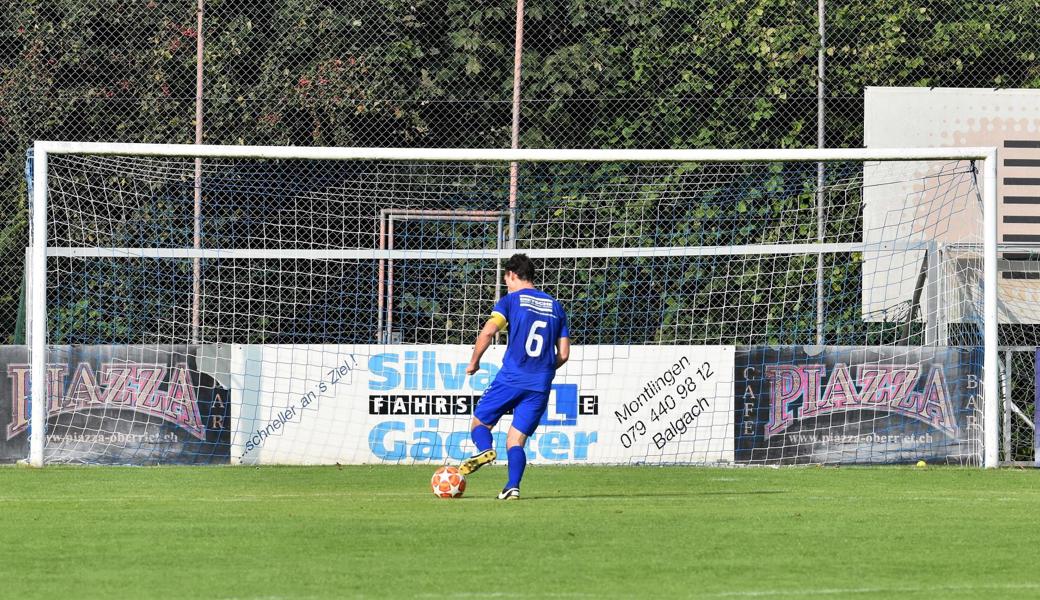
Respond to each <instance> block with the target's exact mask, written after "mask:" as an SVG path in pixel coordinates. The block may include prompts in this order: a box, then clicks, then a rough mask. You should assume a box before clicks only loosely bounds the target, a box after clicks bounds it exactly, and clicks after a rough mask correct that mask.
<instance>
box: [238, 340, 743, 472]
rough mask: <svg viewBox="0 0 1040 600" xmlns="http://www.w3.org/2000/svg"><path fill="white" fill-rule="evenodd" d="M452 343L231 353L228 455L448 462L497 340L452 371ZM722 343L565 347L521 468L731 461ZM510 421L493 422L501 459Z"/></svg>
mask: <svg viewBox="0 0 1040 600" xmlns="http://www.w3.org/2000/svg"><path fill="white" fill-rule="evenodd" d="M471 351H472V349H471V347H469V346H462V345H428V346H405V345H397V346H393V345H314V346H276V345H242V346H234V347H232V355H231V373H232V389H233V395H232V399H233V401H232V413H231V415H232V423H233V432H234V433H233V434H232V450H231V461H232V462H233V463H234V462H240V463H245V464H275V463H277V464H334V463H340V464H373V463H376V464H378V463H384V464H385V463H393V464H397V463H435V464H441V463H444V462H458V461H461V460H463V459H464V458H466V457H468V456H469V455H470V454H472V453H473V451H474V448H473V446H472V442H471V441H470V433H469V431H470V418H471V415H472V412H473V408H474V407H475V406H476V404H477V403H478V402H479V401H480V397H481V394H482V393H483V391H484V390H485V389H487V387H488V385H490V383H491V381H492V380H493V379H494V376H495V374H496V373H497V372H498V369H499V368H500V367H501V360H502V355H503V352H504V346H497V347H494V348H492V349H490V350H488V352H487V353H486V354H485V355H484V360H483V362H482V363H481V370H480V371H479V372H478V373H476V374H475V375H473V376H467V375H466V373H465V369H466V365H467V363H468V362H469V357H470V353H471ZM732 375H733V348H732V347H731V346H730V347H726V346H717V347H716V346H574V347H572V349H571V359H570V361H569V362H568V363H567V364H566V365H564V367H563V368H561V369H560V371H559V372H558V373H557V376H556V379H555V380H554V382H553V388H552V391H551V394H550V399H549V408H548V410H547V412H546V414H545V416H544V418H543V419H542V422H541V425H540V426H539V428H538V430H537V432H536V433H535V434H534V435H533V436H532V437H531V439H530V440H529V441H528V443H527V447H526V449H527V455H528V460H529V461H531V462H533V463H543V464H546V463H548V464H560V463H577V464H583V463H584V464H596V463H614V464H616V463H652V464H714V463H729V462H732V458H733V435H732V431H733V381H732ZM509 419H510V417H509V416H508V415H507V416H506V417H504V418H503V421H502V423H500V424H499V426H498V427H496V428H495V433H494V436H495V444H496V446H497V448H498V450H499V455H500V456H501V457H503V458H504V457H505V454H506V453H505V434H506V431H507V430H508V426H509Z"/></svg>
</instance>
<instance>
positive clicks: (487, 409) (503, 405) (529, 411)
mask: <svg viewBox="0 0 1040 600" xmlns="http://www.w3.org/2000/svg"><path fill="white" fill-rule="evenodd" d="M548 407H549V392H548V391H545V392H533V391H531V390H521V389H519V388H515V387H511V386H508V385H505V384H503V383H499V382H497V381H492V382H491V385H489V386H488V388H487V389H486V390H485V391H484V395H483V396H481V397H480V401H479V402H477V407H476V408H475V409H473V416H474V417H476V418H477V420H478V421H480V422H481V423H483V424H485V425H487V426H488V427H494V426H495V424H497V423H498V420H499V419H501V418H502V415H504V414H506V413H507V412H509V411H510V410H512V411H513V427H516V428H517V430H518V431H519V432H520V433H522V434H524V435H526V436H528V437H530V436H531V434H533V433H534V430H535V429H537V428H538V423H539V422H540V421H541V420H542V415H544V414H545V409H546V408H548Z"/></svg>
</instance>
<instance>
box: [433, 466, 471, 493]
mask: <svg viewBox="0 0 1040 600" xmlns="http://www.w3.org/2000/svg"><path fill="white" fill-rule="evenodd" d="M430 486H431V487H432V488H433V494H434V495H435V496H438V497H440V498H461V497H462V492H465V491H466V477H465V475H463V474H462V473H459V470H458V469H457V468H455V467H441V468H439V469H437V471H436V472H434V474H433V479H431V480H430Z"/></svg>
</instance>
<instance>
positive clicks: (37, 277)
mask: <svg viewBox="0 0 1040 600" xmlns="http://www.w3.org/2000/svg"><path fill="white" fill-rule="evenodd" d="M54 154H88V155H124V156H154V157H182V158H183V157H189V158H200V159H204V158H242V159H300V160H307V159H310V160H324V161H344V160H388V161H393V160H411V161H456V162H478V161H492V162H503V163H510V162H629V163H631V162H698V163H706V162H720V163H721V162H727V163H737V162H744V163H747V162H819V163H826V162H836V161H914V160H917V161H923V160H974V161H981V162H982V176H983V187H982V201H983V222H982V225H983V287H984V294H983V321H984V338H983V346H984V359H983V398H984V402H985V408H984V412H983V446H984V449H983V466H985V467H986V468H993V467H996V466H998V459H999V454H998V452H999V441H998V440H999V425H1000V422H999V414H1000V411H999V407H998V404H999V373H998V363H999V354H998V352H999V349H998V346H997V268H998V266H997V258H998V257H997V149H996V148H995V147H966V148H869V149H859V148H857V149H783V150H768V149H751V150H740V149H727V150H582V149H561V150H551V149H433V148H345V147H293V146H218V145H207V144H197V145H193V144H126V143H100V142H60V141H37V142H35V144H34V146H33V158H32V160H33V178H32V183H33V186H32V206H31V211H32V215H31V219H30V251H29V253H28V254H29V257H30V262H29V265H27V269H26V271H27V273H28V279H27V286H28V288H29V289H28V290H27V291H28V296H29V298H30V305H29V311H28V317H29V324H30V327H29V333H30V340H29V342H30V344H29V350H30V353H29V354H30V396H31V399H30V407H31V408H30V410H31V415H30V426H29V464H30V465H32V466H36V467H42V466H43V460H44V457H43V446H44V439H45V438H44V435H45V430H46V406H47V398H46V388H47V384H46V364H45V363H46V361H45V360H40V357H45V356H46V348H47V344H46V342H47V289H46V284H47V257H48V256H61V255H64V256H76V255H81V254H78V253H77V251H76V250H77V249H72V248H67V249H60V248H50V247H48V245H47V214H48V213H47V201H48V187H47V186H48V180H47V165H48V158H49V157H50V156H51V155H54ZM839 245H842V246H844V245H846V244H839ZM852 245H858V244H852ZM852 245H850V246H852ZM808 246H812V245H808ZM817 246H821V247H823V246H826V247H831V246H835V245H834V244H817ZM801 247H802V248H806V247H807V245H801ZM765 248H767V247H765V246H763V247H754V248H751V247H741V248H735V247H734V248H729V249H727V248H722V247H690V248H687V249H682V250H684V251H685V252H682V251H677V250H678V249H669V251H670V252H673V253H676V254H689V255H698V254H699V255H703V254H730V253H737V254H739V253H749V252H753V251H756V252H760V251H762V250H763V249H765ZM80 250H81V251H83V250H85V249H80ZM650 250H653V249H651V248H627V249H617V255H618V256H630V255H631V256H636V255H639V254H643V253H646V252H647V251H650ZM821 250H823V248H821ZM517 251H526V252H527V253H528V254H529V255H531V256H532V257H540V256H543V257H544V256H561V255H566V254H567V251H566V250H564V251H560V250H548V251H544V252H538V251H537V250H530V249H523V248H516V249H512V248H510V249H503V250H500V251H497V252H496V251H489V252H487V254H488V258H495V257H498V256H507V255H508V254H512V253H513V252H517ZM106 252H107V253H108V254H107V255H109V256H119V255H124V256H126V255H129V256H140V255H141V252H140V251H135V249H130V248H126V249H116V248H107V249H106ZM268 252H270V251H261V252H257V251H241V250H230V249H228V250H221V249H219V248H207V249H205V250H200V249H173V250H166V251H163V255H166V253H169V256H171V257H173V256H176V257H178V258H201V257H204V256H212V255H213V254H214V253H219V254H220V256H222V257H228V258H234V257H236V255H246V256H248V257H251V258H263V257H264V255H265V254H267V253H268ZM296 252H298V251H296ZM151 253H152V251H149V254H151ZM321 253H322V256H325V257H333V256H338V255H339V254H340V253H335V252H329V251H321ZM416 253H417V251H404V250H379V249H372V250H348V251H344V252H342V254H343V255H344V256H350V257H357V258H371V259H396V258H409V257H411V256H412V255H415V254H416ZM421 254H422V255H423V256H426V257H432V255H434V254H437V252H431V251H428V250H427V251H422V253H421Z"/></svg>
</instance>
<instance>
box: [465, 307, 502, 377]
mask: <svg viewBox="0 0 1040 600" xmlns="http://www.w3.org/2000/svg"><path fill="white" fill-rule="evenodd" d="M505 326H506V319H505V317H503V316H502V315H501V314H499V313H497V312H495V313H491V318H490V319H488V321H487V323H484V328H483V329H481V330H480V333H478V334H477V341H476V342H474V343H473V356H472V357H470V359H469V366H468V367H466V375H472V374H474V373H476V372H477V371H479V370H480V357H482V356H484V352H485V351H486V350H487V349H488V346H490V345H491V342H492V341H494V339H495V334H496V333H498V332H499V331H501V330H502V329H504V328H505Z"/></svg>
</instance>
